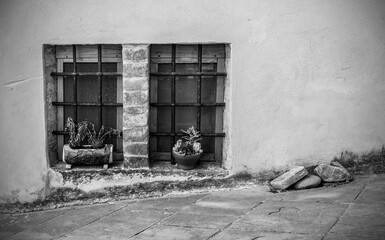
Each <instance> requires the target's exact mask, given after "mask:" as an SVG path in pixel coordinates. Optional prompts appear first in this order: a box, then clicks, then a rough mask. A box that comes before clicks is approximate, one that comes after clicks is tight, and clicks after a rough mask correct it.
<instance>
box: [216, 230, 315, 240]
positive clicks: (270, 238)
mask: <svg viewBox="0 0 385 240" xmlns="http://www.w3.org/2000/svg"><path fill="white" fill-rule="evenodd" d="M210 239H212V240H234V239H237V240H251V239H258V240H260V239H263V240H321V239H322V236H315V235H303V234H292V233H272V232H258V231H242V230H225V231H223V232H221V233H219V234H218V235H216V236H214V237H213V238H210Z"/></svg>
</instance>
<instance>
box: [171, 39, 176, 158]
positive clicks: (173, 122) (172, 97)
mask: <svg viewBox="0 0 385 240" xmlns="http://www.w3.org/2000/svg"><path fill="white" fill-rule="evenodd" d="M175 59H176V45H175V44H172V45H171V71H172V72H176V63H175ZM175 79H176V75H173V76H172V79H171V103H173V104H174V105H173V106H172V107H171V132H172V133H174V134H175ZM174 144H175V137H172V138H171V147H172V146H174ZM171 164H172V165H175V164H176V161H175V159H174V158H173V157H171Z"/></svg>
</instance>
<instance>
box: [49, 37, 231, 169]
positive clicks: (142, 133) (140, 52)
mask: <svg viewBox="0 0 385 240" xmlns="http://www.w3.org/2000/svg"><path fill="white" fill-rule="evenodd" d="M154 44H155V43H154ZM188 44H194V43H188ZM202 44H204V43H202ZM55 46H56V45H50V44H46V45H43V58H44V60H43V68H44V69H43V72H44V99H45V120H46V141H47V161H48V164H49V165H50V166H52V165H53V164H55V163H57V159H58V158H57V152H58V149H57V139H56V136H55V135H54V134H52V132H53V131H54V130H55V129H56V127H57V109H56V107H55V106H53V105H52V102H55V101H57V90H56V89H57V82H56V79H55V77H53V76H51V72H57V70H58V69H57V60H56V58H55ZM225 51H226V60H225V68H226V72H227V76H226V78H225V90H224V91H225V93H224V101H225V103H226V107H225V108H224V114H223V132H224V133H225V134H226V137H225V138H224V143H223V149H222V152H223V154H222V156H223V159H222V167H223V168H225V169H230V166H231V148H230V146H231V131H230V129H231V117H230V112H231V102H230V99H231V81H230V79H231V61H230V60H231V47H230V44H227V43H225ZM122 62H123V63H122V66H123V72H122V81H123V88H122V90H123V156H124V164H123V166H124V167H125V168H149V167H150V162H149V148H148V146H149V112H150V111H149V109H150V104H149V102H150V101H149V96H150V94H149V91H150V89H149V81H150V70H149V68H150V44H122Z"/></svg>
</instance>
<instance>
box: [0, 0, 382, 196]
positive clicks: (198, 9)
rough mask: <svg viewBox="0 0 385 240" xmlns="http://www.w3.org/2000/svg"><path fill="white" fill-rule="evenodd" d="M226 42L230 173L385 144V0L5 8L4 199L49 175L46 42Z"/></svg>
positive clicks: (1, 8) (1, 10)
mask: <svg viewBox="0 0 385 240" xmlns="http://www.w3.org/2000/svg"><path fill="white" fill-rule="evenodd" d="M182 42H186V43H195V42H203V43H206V42H219V43H230V44H231V48H232V56H231V57H232V59H231V102H228V106H230V105H229V104H231V107H232V110H231V114H230V116H229V119H230V120H231V123H232V127H231V128H230V129H231V132H230V134H231V143H230V147H231V155H230V156H229V157H230V158H231V161H232V162H231V163H230V166H231V168H232V170H233V171H234V172H237V171H241V170H244V169H247V170H250V171H254V172H258V171H261V170H266V169H271V168H284V167H286V166H288V165H289V164H293V163H296V164H303V163H304V164H308V163H314V162H322V161H328V160H330V159H331V158H332V156H333V155H334V154H338V153H339V152H340V151H341V150H353V151H356V152H360V151H366V150H370V149H371V148H373V147H380V146H382V144H384V142H385V128H384V122H385V104H384V103H385V1H382V0H307V1H299V0H292V1H289V0H288V1H274V0H273V1H271V0H263V1H256V0H242V1H233V0H217V1H205V0H194V1H192V0H189V1H188V0H186V1H180V0H163V1H159V0H136V1H132V0H131V1H130V0H111V1H107V0H89V1H75V0H72V1H68V0H67V1H59V0H45V1H43V0H41V1H39V0H37V1H28V0H24V1H21V0H20V1H18V0H16V1H10V0H9V1H7V0H1V1H0V84H1V87H0V96H1V101H0V111H1V118H0V121H1V127H0V129H1V132H0V133H1V144H0V146H1V149H0V150H1V151H0V152H1V155H0V158H1V167H0V199H2V200H16V199H19V200H31V199H34V198H36V197H37V196H39V195H38V194H36V193H37V192H39V191H40V193H39V194H41V193H42V192H41V190H44V186H45V184H46V180H45V177H46V175H47V159H46V150H45V145H46V142H45V141H46V140H45V123H44V96H43V66H42V65H43V64H42V45H43V44H92V43H117V44H121V43H182Z"/></svg>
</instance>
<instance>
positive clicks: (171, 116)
mask: <svg viewBox="0 0 385 240" xmlns="http://www.w3.org/2000/svg"><path fill="white" fill-rule="evenodd" d="M225 60H226V56H225V45H224V44H195V45H182V44H181V45H179V44H168V45H164V44H162V45H151V50H150V66H151V69H150V75H151V79H150V160H151V161H171V162H172V163H173V160H172V159H171V148H172V146H173V145H174V144H175V142H176V140H178V139H179V138H180V137H181V136H182V135H183V134H181V131H180V130H181V129H187V128H188V127H191V126H195V127H196V128H197V129H198V130H200V131H201V133H202V137H203V140H202V141H201V143H202V148H203V151H204V154H203V156H202V158H201V161H204V162H217V163H221V162H222V148H223V139H224V137H225V133H224V132H223V111H224V107H225V102H224V86H225V78H226V76H227V74H226V69H225Z"/></svg>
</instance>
